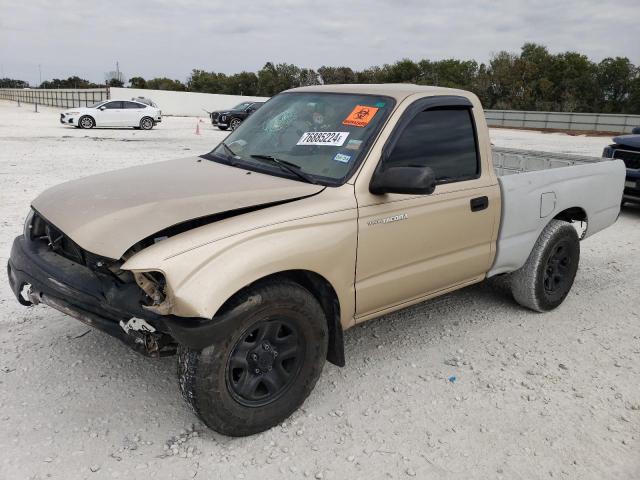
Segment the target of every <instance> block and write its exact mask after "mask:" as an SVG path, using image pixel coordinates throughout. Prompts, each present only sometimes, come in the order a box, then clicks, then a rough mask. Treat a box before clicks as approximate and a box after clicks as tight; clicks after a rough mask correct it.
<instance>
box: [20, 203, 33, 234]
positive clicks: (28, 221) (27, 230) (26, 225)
mask: <svg viewBox="0 0 640 480" xmlns="http://www.w3.org/2000/svg"><path fill="white" fill-rule="evenodd" d="M34 214H35V212H34V210H33V208H32V209H31V210H29V214H28V215H27V218H26V219H25V220H24V228H23V229H22V233H23V234H24V238H26V239H28V240H31V227H32V223H33V215H34Z"/></svg>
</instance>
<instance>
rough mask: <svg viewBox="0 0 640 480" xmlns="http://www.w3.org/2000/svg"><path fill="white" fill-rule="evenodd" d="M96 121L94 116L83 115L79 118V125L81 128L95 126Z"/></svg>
mask: <svg viewBox="0 0 640 480" xmlns="http://www.w3.org/2000/svg"><path fill="white" fill-rule="evenodd" d="M95 125H96V122H95V120H94V119H93V118H91V117H90V116H89V115H84V116H82V117H80V120H78V126H79V127H80V128H93V127H95Z"/></svg>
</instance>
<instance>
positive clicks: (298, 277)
mask: <svg viewBox="0 0 640 480" xmlns="http://www.w3.org/2000/svg"><path fill="white" fill-rule="evenodd" d="M278 279H286V280H289V281H293V282H295V283H297V284H299V285H301V286H302V287H304V288H305V289H307V290H308V291H309V292H310V293H311V294H312V295H313V296H314V297H315V298H316V300H318V303H320V306H321V307H322V310H323V311H324V314H325V318H326V319H327V328H328V330H329V346H328V350H327V360H328V361H329V362H331V363H333V364H334V365H337V366H338V367H344V365H345V358H344V340H343V334H342V323H341V322H340V302H339V301H338V295H337V294H336V291H335V290H334V288H333V286H331V284H330V283H329V281H328V280H327V279H326V278H324V277H323V276H322V275H318V274H317V273H315V272H311V271H309V270H287V271H283V272H278V273H274V274H272V275H268V276H266V277H263V278H260V279H258V280H256V281H255V282H253V283H251V284H250V285H247V286H246V287H244V288H243V289H242V290H245V289H247V288H250V287H252V286H253V285H255V284H256V283H258V282H264V281H273V280H278ZM238 293H239V292H238ZM236 295H237V293H236V294H234V295H233V296H232V297H231V298H230V299H229V300H227V301H226V302H225V303H224V305H222V306H221V307H220V310H219V311H224V310H225V309H226V306H227V305H229V304H230V303H232V300H233V298H234V297H235V296H236Z"/></svg>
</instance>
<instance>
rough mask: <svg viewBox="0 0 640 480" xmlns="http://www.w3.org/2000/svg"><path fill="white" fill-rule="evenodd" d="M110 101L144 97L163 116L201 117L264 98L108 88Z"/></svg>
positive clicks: (263, 99)
mask: <svg viewBox="0 0 640 480" xmlns="http://www.w3.org/2000/svg"><path fill="white" fill-rule="evenodd" d="M109 93H110V98H111V99H112V100H131V99H132V98H133V97H146V98H150V99H151V100H153V101H154V102H155V103H156V104H157V105H158V107H160V110H162V114H163V115H180V116H187V117H202V116H206V115H207V114H206V113H205V112H204V110H207V111H209V112H211V111H214V110H224V109H227V108H231V107H233V106H234V105H237V104H238V103H240V102H244V101H250V100H255V101H265V100H267V99H266V98H264V97H241V96H239V95H218V94H214V93H194V92H171V91H168V90H146V89H139V88H115V87H111V88H109ZM203 109H204V110H203Z"/></svg>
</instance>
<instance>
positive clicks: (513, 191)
mask: <svg viewBox="0 0 640 480" xmlns="http://www.w3.org/2000/svg"><path fill="white" fill-rule="evenodd" d="M624 179H625V167H624V164H623V162H622V161H620V160H609V159H592V158H583V157H570V156H566V155H565V156H558V155H556V156H545V155H544V154H539V153H535V152H530V153H527V152H523V151H515V150H500V149H495V150H494V151H493V152H492V149H491V144H490V139H489V132H488V130H487V126H486V124H485V119H484V114H483V111H482V107H481V105H480V102H479V101H478V99H477V98H476V96H475V95H473V94H471V93H469V92H465V91H461V90H452V89H444V88H433V87H423V86H416V85H406V84H402V85H331V86H317V87H303V88H298V89H294V90H290V91H287V92H284V93H281V94H279V95H277V96H275V97H274V98H273V99H271V100H269V101H268V102H267V103H266V104H265V105H264V106H263V107H262V108H261V109H259V110H258V111H256V112H255V113H254V114H253V115H252V116H251V117H249V118H248V119H247V120H246V121H245V122H244V123H243V124H242V125H241V126H240V127H239V128H238V129H237V130H235V131H234V132H233V133H231V134H230V135H229V136H228V137H227V138H226V140H225V141H223V142H222V143H220V144H219V145H218V146H217V147H216V148H215V149H214V150H213V151H211V152H210V153H208V154H206V155H203V156H200V157H196V158H185V159H181V160H175V161H169V162H161V163H155V164H150V165H145V166H139V167H133V168H128V169H124V170H119V171H115V172H111V173H105V174H101V175H96V176H90V177H87V178H83V179H79V180H75V181H71V182H68V183H65V184H62V185H59V186H57V187H54V188H51V189H49V190H47V191H45V192H44V193H42V194H41V195H40V196H39V197H37V198H36V199H35V200H34V201H33V203H32V210H31V212H30V213H29V215H28V217H27V220H26V222H25V226H24V233H23V235H20V236H19V237H17V238H16V239H15V241H14V244H13V248H12V251H11V257H10V260H9V265H8V272H9V280H10V283H11V287H12V290H13V291H14V293H15V295H16V297H17V299H18V301H19V302H20V303H22V304H23V305H26V306H29V305H34V304H40V303H42V304H46V305H49V306H50V307H53V308H55V309H57V310H60V311H62V312H64V313H66V314H68V315H70V316H73V317H75V318H77V319H79V320H80V321H82V322H84V323H86V324H88V325H91V326H94V327H96V328H98V329H101V330H103V331H105V332H107V333H109V334H111V335H113V336H114V337H117V338H119V339H120V340H122V341H124V342H125V343H127V344H128V345H130V346H131V347H133V348H134V349H136V350H137V351H139V352H141V353H143V354H146V355H149V356H162V355H171V354H174V353H177V355H178V373H179V385H180V389H181V391H182V394H183V396H184V398H185V399H186V401H187V402H188V403H189V404H190V405H191V407H193V410H194V411H195V413H196V414H197V415H198V416H199V417H200V418H201V419H202V420H203V421H204V423H206V424H207V425H208V426H209V427H211V428H212V429H214V430H217V431H219V432H221V433H224V434H227V435H233V436H242V435H250V434H253V433H256V432H260V431H263V430H265V429H268V428H270V427H272V426H274V425H276V424H278V423H280V422H282V421H283V420H284V419H286V418H287V417H288V416H289V415H290V414H291V413H292V412H293V411H295V410H296V409H297V408H298V407H299V406H300V405H301V404H302V403H303V401H304V400H305V398H306V397H307V396H308V395H309V394H310V392H311V390H312V389H313V387H314V385H315V383H316V381H317V380H318V378H319V376H320V374H321V372H322V368H323V364H324V363H325V361H326V360H328V361H330V362H332V363H334V364H337V365H340V366H342V365H344V363H345V358H344V350H343V331H344V330H346V329H348V328H351V327H353V326H354V325H356V324H358V323H361V322H364V321H366V320H370V319H372V318H376V317H379V316H381V315H384V314H386V313H389V312H392V311H394V310H398V309H401V308H403V307H406V306H408V305H412V304H415V303H417V302H421V301H424V300H427V299H429V298H432V297H435V296H438V295H442V294H445V293H447V292H451V291H453V290H456V289H459V288H462V287H465V286H467V285H471V284H474V283H477V282H480V281H482V280H484V279H486V278H487V277H491V276H495V275H501V274H510V277H511V285H512V291H513V297H514V298H515V300H516V301H517V302H518V303H520V304H521V305H523V306H525V307H527V308H530V309H532V310H535V311H538V312H544V311H548V310H551V309H553V308H556V307H558V306H559V305H560V304H561V303H562V302H563V300H564V299H565V297H566V296H567V294H568V293H569V290H570V289H571V286H572V284H573V281H574V277H575V275H576V272H577V269H578V261H579V252H580V243H579V241H580V240H581V239H583V238H586V237H588V236H590V235H592V234H594V233H596V232H598V231H600V230H602V229H603V228H605V227H607V226H609V225H611V224H613V223H614V222H615V221H616V219H617V217H618V214H619V211H620V200H621V197H622V190H623V188H624V181H625V180H624Z"/></svg>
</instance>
